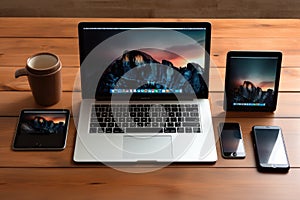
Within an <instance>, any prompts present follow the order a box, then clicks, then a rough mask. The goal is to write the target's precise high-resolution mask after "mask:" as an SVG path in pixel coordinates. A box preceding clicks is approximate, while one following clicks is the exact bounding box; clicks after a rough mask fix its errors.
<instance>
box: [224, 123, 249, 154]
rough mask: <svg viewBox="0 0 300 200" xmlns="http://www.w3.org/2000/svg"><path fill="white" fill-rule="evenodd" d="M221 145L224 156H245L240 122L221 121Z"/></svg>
mask: <svg viewBox="0 0 300 200" xmlns="http://www.w3.org/2000/svg"><path fill="white" fill-rule="evenodd" d="M219 133H220V145H221V151H222V156H223V158H245V157H246V152H245V147H244V142H243V137H242V131H241V127H240V124H239V123H229V122H225V123H223V122H222V123H220V124H219Z"/></svg>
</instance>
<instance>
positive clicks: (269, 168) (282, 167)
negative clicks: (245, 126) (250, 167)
mask: <svg viewBox="0 0 300 200" xmlns="http://www.w3.org/2000/svg"><path fill="white" fill-rule="evenodd" d="M255 129H276V130H279V133H278V134H280V135H281V138H282V142H283V147H284V152H285V156H286V159H287V164H263V163H261V162H260V160H259V152H258V149H257V138H256V136H255V132H254V130H255ZM252 140H253V148H254V152H255V160H256V166H257V169H258V171H260V172H279V173H287V172H288V171H289V169H290V163H289V159H288V155H287V150H286V144H285V141H284V137H283V134H282V130H281V128H280V127H279V126H253V127H252Z"/></svg>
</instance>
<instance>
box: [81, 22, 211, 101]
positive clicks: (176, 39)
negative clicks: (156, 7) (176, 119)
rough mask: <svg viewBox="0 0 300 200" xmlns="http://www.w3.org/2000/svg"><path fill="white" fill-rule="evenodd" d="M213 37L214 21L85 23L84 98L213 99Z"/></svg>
mask: <svg viewBox="0 0 300 200" xmlns="http://www.w3.org/2000/svg"><path fill="white" fill-rule="evenodd" d="M210 38H211V26H210V24H209V23H196V22H193V23H192V22H191V23H174V22H166V23H100V22H99V23H89V22H83V23H80V24H79V47H80V64H81V69H80V71H81V88H82V96H83V98H89V99H92V98H95V99H99V100H101V99H108V98H111V96H112V95H116V96H120V97H122V96H129V95H130V96H134V97H135V98H136V99H148V98H149V99H155V98H157V99H162V98H168V99H169V98H174V97H175V98H176V97H177V98H178V97H179V98H183V97H187V98H189V97H197V98H207V97H208V75H209V53H210ZM145 97H147V98H145Z"/></svg>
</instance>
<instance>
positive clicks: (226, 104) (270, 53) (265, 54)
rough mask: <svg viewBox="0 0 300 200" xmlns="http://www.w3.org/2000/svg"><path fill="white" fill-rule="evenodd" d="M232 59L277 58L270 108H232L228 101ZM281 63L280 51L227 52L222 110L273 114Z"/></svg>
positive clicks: (275, 105)
mask: <svg viewBox="0 0 300 200" xmlns="http://www.w3.org/2000/svg"><path fill="white" fill-rule="evenodd" d="M232 57H247V58H252V57H253V58H254V57H276V58H278V61H277V66H276V75H275V80H274V96H273V103H272V106H269V107H268V106H233V105H232V104H231V102H232V100H231V99H229V98H230V95H229V92H230V90H231V89H232V88H230V84H229V81H230V80H229V79H230V74H231V73H232V71H231V70H232V69H231V67H230V66H231V58H232ZM281 62H282V52H280V51H229V52H228V53H227V59H226V73H225V91H224V104H223V105H224V110H225V111H246V112H248V111H255V112H258V111H260V112H273V111H275V110H276V107H277V97H278V88H279V81H280V71H281Z"/></svg>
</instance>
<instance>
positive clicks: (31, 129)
mask: <svg viewBox="0 0 300 200" xmlns="http://www.w3.org/2000/svg"><path fill="white" fill-rule="evenodd" d="M68 121H69V111H67V110H23V111H22V112H21V115H20V118H19V123H18V127H17V131H16V135H15V139H14V143H13V148H14V149H24V150H26V149H48V148H49V149H51V148H54V149H63V148H64V146H65V141H66V136H67V131H68Z"/></svg>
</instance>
